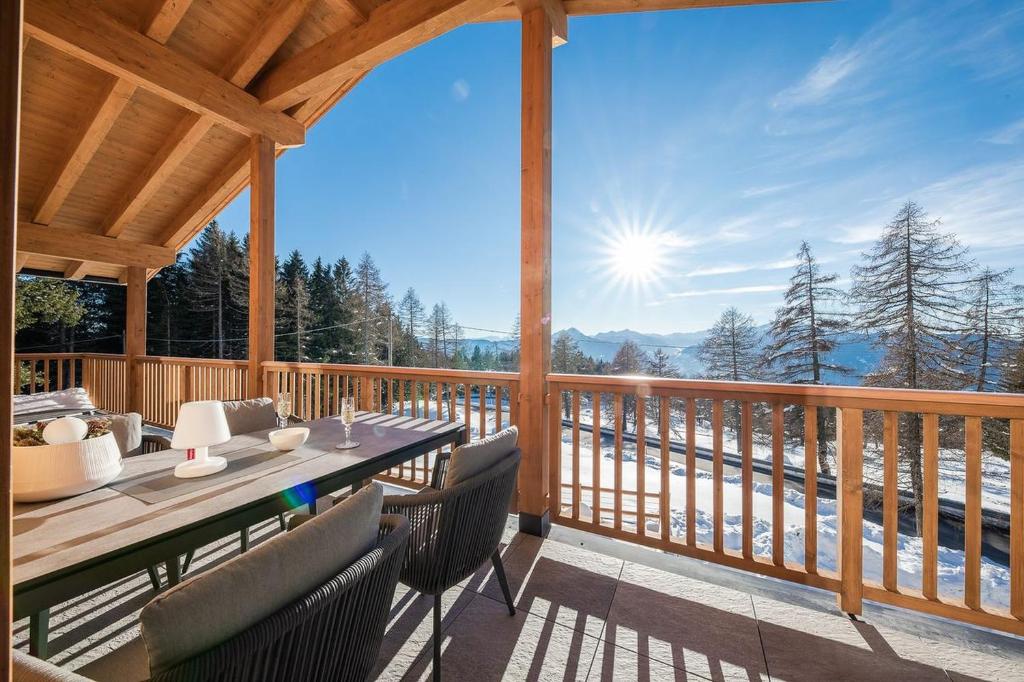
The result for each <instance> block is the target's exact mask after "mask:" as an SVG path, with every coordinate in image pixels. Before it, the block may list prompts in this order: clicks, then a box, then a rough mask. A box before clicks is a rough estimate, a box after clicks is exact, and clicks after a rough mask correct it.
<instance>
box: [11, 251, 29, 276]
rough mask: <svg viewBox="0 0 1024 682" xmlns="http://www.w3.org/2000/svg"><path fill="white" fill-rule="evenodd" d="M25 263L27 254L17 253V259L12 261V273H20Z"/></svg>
mask: <svg viewBox="0 0 1024 682" xmlns="http://www.w3.org/2000/svg"><path fill="white" fill-rule="evenodd" d="M27 262H28V254H27V253H20V252H19V253H18V257H17V259H16V260H15V261H14V271H15V272H21V269H22V268H23V267H25V263H27Z"/></svg>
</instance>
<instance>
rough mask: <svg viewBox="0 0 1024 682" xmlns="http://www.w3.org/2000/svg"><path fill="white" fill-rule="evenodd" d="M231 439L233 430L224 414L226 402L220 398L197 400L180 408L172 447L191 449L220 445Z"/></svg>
mask: <svg viewBox="0 0 1024 682" xmlns="http://www.w3.org/2000/svg"><path fill="white" fill-rule="evenodd" d="M229 440H231V430H230V429H229V428H228V420H227V418H226V417H225V416H224V403H222V402H221V401H219V400H197V401H195V402H191V403H184V404H183V405H182V406H181V409H179V410H178V421H177V423H176V424H175V425H174V436H173V437H172V438H171V447H172V448H174V449H175V450H189V449H193V448H205V447H209V446H211V445H220V444H221V443H226V442H228V441H229Z"/></svg>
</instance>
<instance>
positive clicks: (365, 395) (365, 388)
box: [359, 377, 373, 412]
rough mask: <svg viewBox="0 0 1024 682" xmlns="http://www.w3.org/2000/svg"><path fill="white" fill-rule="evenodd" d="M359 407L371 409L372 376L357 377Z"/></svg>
mask: <svg viewBox="0 0 1024 682" xmlns="http://www.w3.org/2000/svg"><path fill="white" fill-rule="evenodd" d="M359 409H360V410H363V411H364V412H372V411H373V377H360V378H359Z"/></svg>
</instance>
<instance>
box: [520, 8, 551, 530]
mask: <svg viewBox="0 0 1024 682" xmlns="http://www.w3.org/2000/svg"><path fill="white" fill-rule="evenodd" d="M551 36H552V29H551V20H550V19H549V18H548V14H547V12H545V11H544V8H543V7H542V6H541V5H540V4H539V3H537V4H534V5H533V6H532V7H531V8H530V9H528V10H524V11H523V32H522V78H523V82H522V132H521V134H522V176H521V177H522V188H521V206H522V209H521V210H522V215H521V220H522V227H521V246H520V259H521V262H520V270H521V274H520V277H521V280H520V294H519V295H520V334H521V340H520V346H519V347H520V354H519V376H520V391H521V394H520V395H521V397H520V411H519V447H520V448H521V449H522V452H523V460H522V465H521V466H520V468H519V528H520V530H522V531H524V532H527V533H532V534H534V535H546V534H547V531H548V529H549V528H550V516H549V510H548V496H549V494H557V493H558V491H549V486H550V482H549V471H550V466H551V459H550V458H551V456H552V453H548V452H547V451H546V450H547V443H548V442H549V441H548V434H547V423H548V420H547V419H546V412H545V410H557V409H558V405H551V404H548V405H545V395H546V393H547V387H546V381H545V377H546V375H547V373H548V372H550V371H551Z"/></svg>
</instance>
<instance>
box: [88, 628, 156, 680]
mask: <svg viewBox="0 0 1024 682" xmlns="http://www.w3.org/2000/svg"><path fill="white" fill-rule="evenodd" d="M78 672H79V673H80V674H82V675H85V676H86V677H87V678H89V679H90V680H102V682H144V681H145V680H148V679H149V658H147V656H146V646H145V645H144V644H143V643H142V639H141V638H139V637H133V638H131V639H130V640H128V641H127V642H125V643H124V644H122V645H121V646H119V647H117V648H116V649H111V650H110V651H109V652H107V653H105V654H103V655H102V656H100V657H99V658H96V659H93V660H92V661H89V662H88V663H86V664H85V665H83V666H82V667H81V668H79V669H78Z"/></svg>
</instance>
